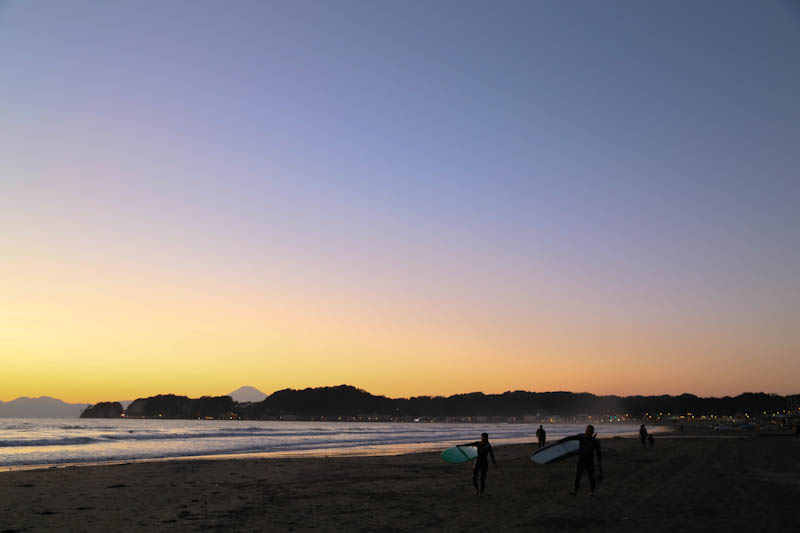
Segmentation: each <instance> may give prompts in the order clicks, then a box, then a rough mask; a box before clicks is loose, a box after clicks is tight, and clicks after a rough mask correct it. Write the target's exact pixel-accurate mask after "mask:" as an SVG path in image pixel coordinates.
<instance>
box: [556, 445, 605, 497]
mask: <svg viewBox="0 0 800 533" xmlns="http://www.w3.org/2000/svg"><path fill="white" fill-rule="evenodd" d="M568 440H577V441H578V442H579V443H580V448H579V449H578V465H577V468H576V470H575V490H574V491H573V492H578V488H579V487H580V485H581V478H582V477H583V472H584V471H585V472H586V475H587V476H589V489H590V490H591V491H592V492H594V487H595V479H594V455H595V454H596V455H597V464H598V465H602V464H603V459H602V456H601V455H600V443H599V442H598V441H597V439H596V438H594V437H587V436H586V434H585V433H581V434H580V435H575V436H573V437H566V438H564V439H561V440H560V441H559V442H565V441H568ZM601 473H602V470H601ZM601 477H602V474H601Z"/></svg>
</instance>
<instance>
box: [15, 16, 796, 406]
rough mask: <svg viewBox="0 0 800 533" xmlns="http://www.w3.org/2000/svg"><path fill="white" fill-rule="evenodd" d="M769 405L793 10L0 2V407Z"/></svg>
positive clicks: (787, 229) (782, 259)
mask: <svg viewBox="0 0 800 533" xmlns="http://www.w3.org/2000/svg"><path fill="white" fill-rule="evenodd" d="M799 376H800V4H798V3H796V2H795V3H789V2H778V1H770V2H752V1H728V0H726V1H720V2H716V1H704V2H693V1H678V2H655V1H646V2H642V1H638V0H637V1H630V2H618V1H614V2H592V1H588V0H587V1H582V2H577V1H571V0H568V1H564V2H555V1H553V2H527V1H526V2H511V1H507V2H499V3H498V2H466V1H459V2H384V1H381V2H372V1H369V2H368V1H364V2H345V1H341V2H339V1H337V2H324V1H316V2H306V1H291V2H262V1H258V2H244V1H235V2H204V1H194V0H193V1H172V2H158V1H143V2H115V1H106V0H104V1H95V2H82V1H71V2H45V1H17V2H0V400H11V399H13V398H16V397H17V396H21V395H28V396H38V395H42V394H46V395H51V396H56V397H60V398H63V399H65V400H70V401H88V402H94V401H100V400H117V399H120V400H122V399H133V398H136V397H141V396H147V395H152V394H157V393H167V392H172V393H176V394H187V395H191V396H198V395H201V394H225V393H227V392H230V391H231V390H233V389H235V388H237V387H239V386H240V385H245V384H249V385H254V386H256V387H258V388H260V389H262V390H264V391H265V392H267V393H269V392H272V391H274V390H276V389H279V388H284V387H296V388H297V387H307V386H323V385H337V384H340V383H348V384H353V385H356V386H359V387H362V388H365V389H367V390H369V391H370V392H373V393H376V394H386V395H391V396H409V395H418V394H453V393H458V392H470V391H484V392H502V391H505V390H514V389H525V390H536V391H545V390H573V391H588V392H593V393H598V394H608V393H611V394H662V393H669V394H678V393H682V392H691V393H695V394H699V395H724V394H732V395H733V394H738V393H741V392H743V391H766V392H777V393H792V392H800V383H798V377H799Z"/></svg>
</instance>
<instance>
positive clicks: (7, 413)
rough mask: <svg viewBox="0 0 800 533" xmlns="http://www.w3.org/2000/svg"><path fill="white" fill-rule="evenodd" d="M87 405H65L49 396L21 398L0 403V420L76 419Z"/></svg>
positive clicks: (65, 403)
mask: <svg viewBox="0 0 800 533" xmlns="http://www.w3.org/2000/svg"><path fill="white" fill-rule="evenodd" d="M88 406H89V404H88V403H67V402H64V401H62V400H58V399H56V398H51V397H49V396H41V397H39V398H28V397H27V396H23V397H22V398H17V399H16V400H11V401H10V402H0V418H78V417H79V416H80V415H81V411H83V410H84V409H86V407H88Z"/></svg>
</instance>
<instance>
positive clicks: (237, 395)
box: [228, 386, 267, 403]
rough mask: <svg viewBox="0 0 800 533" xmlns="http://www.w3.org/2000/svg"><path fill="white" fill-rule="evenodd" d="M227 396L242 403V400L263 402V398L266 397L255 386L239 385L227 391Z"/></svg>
mask: <svg viewBox="0 0 800 533" xmlns="http://www.w3.org/2000/svg"><path fill="white" fill-rule="evenodd" d="M228 396H230V397H231V398H233V401H235V402H239V403H244V402H253V403H255V402H263V401H264V398H266V397H267V395H266V394H264V393H263V392H261V391H260V390H258V389H257V388H255V387H249V386H244V387H239V388H238V389H236V390H235V391H233V392H230V393H228Z"/></svg>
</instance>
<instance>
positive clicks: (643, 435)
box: [639, 424, 647, 448]
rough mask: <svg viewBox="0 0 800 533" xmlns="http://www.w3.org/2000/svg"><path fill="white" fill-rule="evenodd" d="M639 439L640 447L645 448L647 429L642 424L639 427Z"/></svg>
mask: <svg viewBox="0 0 800 533" xmlns="http://www.w3.org/2000/svg"><path fill="white" fill-rule="evenodd" d="M639 440H641V441H642V448H647V430H646V429H645V427H644V424H642V425H641V426H640V427H639Z"/></svg>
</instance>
